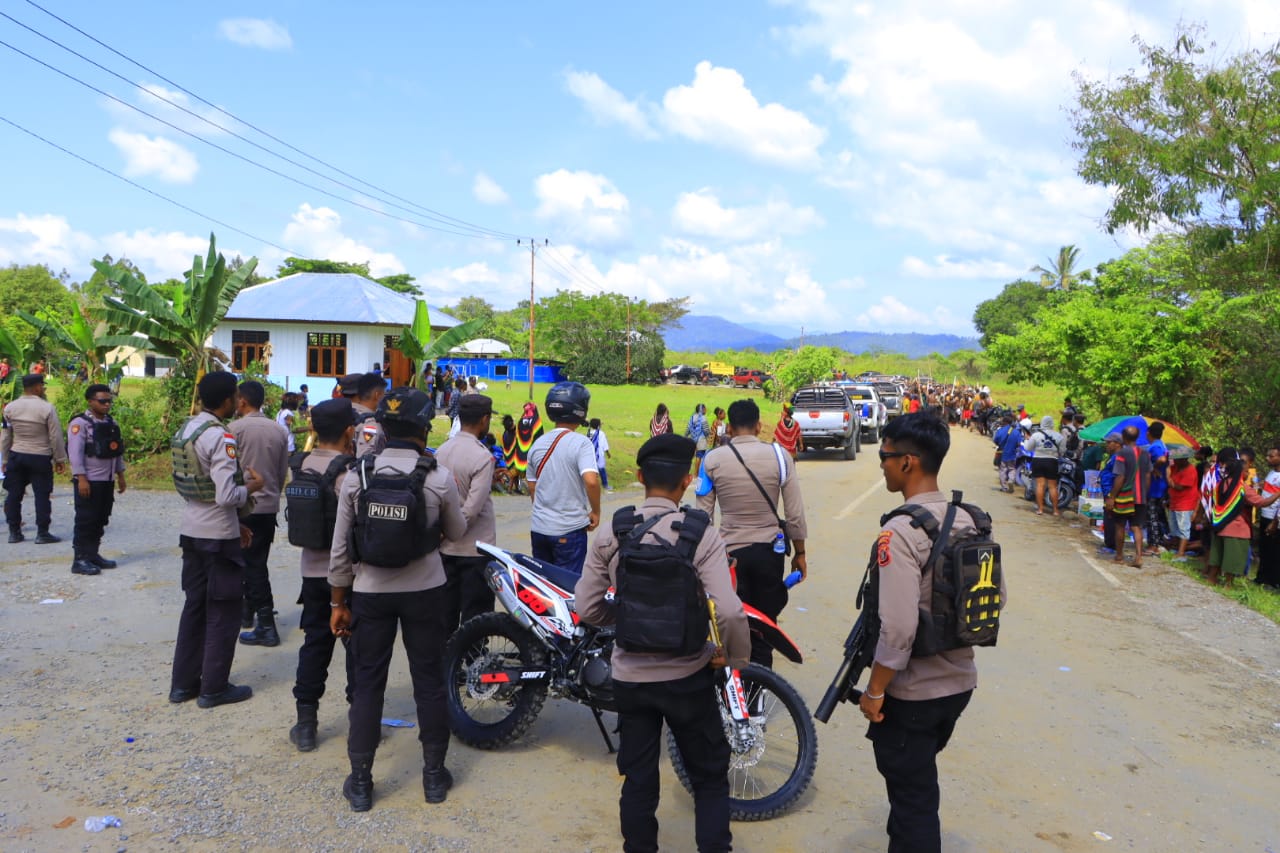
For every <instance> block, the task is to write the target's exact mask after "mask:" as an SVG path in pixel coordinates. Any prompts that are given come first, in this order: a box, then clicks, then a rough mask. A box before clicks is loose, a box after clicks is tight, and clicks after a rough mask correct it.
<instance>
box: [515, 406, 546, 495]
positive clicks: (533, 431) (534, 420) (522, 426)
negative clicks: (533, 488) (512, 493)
mask: <svg viewBox="0 0 1280 853" xmlns="http://www.w3.org/2000/svg"><path fill="white" fill-rule="evenodd" d="M541 436H542V417H541V416H540V415H539V414H538V407H537V406H536V405H534V404H533V403H525V404H524V414H523V415H521V416H520V422H519V423H517V424H516V455H515V460H514V465H513V466H512V467H513V469H514V470H513V471H512V475H511V483H512V487H513V488H514V487H515V486H516V485H517V484H518V483H519V482H520V478H521V477H523V476H524V474H525V471H526V470H528V468H529V448H531V447H533V443H534V442H535V441H537V440H538V439H539V438H540V437H541Z"/></svg>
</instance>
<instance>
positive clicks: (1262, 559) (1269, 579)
mask: <svg viewBox="0 0 1280 853" xmlns="http://www.w3.org/2000/svg"><path fill="white" fill-rule="evenodd" d="M1269 524H1271V522H1270V521H1269V520H1267V519H1265V518H1263V519H1260V520H1259V533H1258V571H1257V573H1256V574H1255V575H1254V577H1253V579H1254V580H1255V581H1257V582H1258V583H1265V584H1269V585H1271V586H1280V533H1272V534H1270V535H1268V534H1267V526H1268V525H1269Z"/></svg>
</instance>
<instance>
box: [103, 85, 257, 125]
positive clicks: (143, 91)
mask: <svg viewBox="0 0 1280 853" xmlns="http://www.w3.org/2000/svg"><path fill="white" fill-rule="evenodd" d="M138 86H139V87H141V88H139V89H135V90H134V91H133V99H134V101H136V102H137V105H138V107H139V108H141V109H143V110H146V111H147V112H148V113H150V114H151V115H154V116H156V118H157V119H162V120H163V121H165V122H168V123H169V124H171V125H175V126H177V127H180V128H182V129H183V130H185V131H187V132H189V133H194V134H199V135H201V136H220V135H222V134H223V133H224V131H223V130H220V129H219V128H224V127H225V128H231V129H234V125H235V120H234V119H231V118H229V117H227V116H225V115H223V114H222V113H220V112H218V111H217V110H216V109H214V108H212V107H207V106H205V105H204V104H201V103H197V102H195V101H192V100H191V98H189V97H188V96H187V94H186V93H185V92H179V91H175V90H173V89H169V88H166V87H164V86H161V85H160V84H159V83H139V84H138ZM102 106H103V108H104V109H106V111H107V113H108V114H110V115H111V117H112V118H113V119H114V120H115V122H116V124H117V126H119V127H123V128H126V129H129V130H138V131H145V132H147V133H160V134H163V133H172V132H173V128H172V127H167V126H166V125H165V124H163V123H162V122H160V121H155V120H152V119H150V118H148V117H147V116H145V115H143V114H142V113H140V112H138V111H137V110H134V109H131V108H130V107H128V106H126V105H125V104H122V103H120V102H119V101H113V100H110V99H103V101H102ZM184 110H185V112H184Z"/></svg>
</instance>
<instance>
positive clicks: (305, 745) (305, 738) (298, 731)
mask: <svg viewBox="0 0 1280 853" xmlns="http://www.w3.org/2000/svg"><path fill="white" fill-rule="evenodd" d="M318 710H320V705H319V703H317V702H299V703H298V722H297V723H295V724H294V726H293V728H291V729H289V742H290V743H292V744H293V745H294V746H296V747H297V748H298V752H311V751H312V750H314V749H315V748H316V726H317V723H316V712H317V711H318Z"/></svg>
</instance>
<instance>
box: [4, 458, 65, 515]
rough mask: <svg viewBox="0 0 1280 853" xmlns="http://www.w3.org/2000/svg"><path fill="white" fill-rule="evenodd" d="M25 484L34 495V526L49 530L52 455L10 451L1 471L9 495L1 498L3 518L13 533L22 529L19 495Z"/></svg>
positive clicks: (22, 494) (20, 498)
mask: <svg viewBox="0 0 1280 853" xmlns="http://www.w3.org/2000/svg"><path fill="white" fill-rule="evenodd" d="M27 486H30V487H31V493H32V495H34V497H35V505H36V529H37V530H48V529H49V522H50V521H52V520H53V502H52V501H51V500H50V499H49V497H50V495H52V494H53V457H52V456H44V455H41V454H38V453H14V452H10V453H9V462H8V465H7V466H6V467H5V472H4V487H5V490H6V491H8V493H9V494H8V495H7V496H5V499H4V520H5V521H7V522H8V523H9V529H10V530H11V531H13V532H15V533H18V532H21V530H22V499H23V498H24V497H26V495H27Z"/></svg>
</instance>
